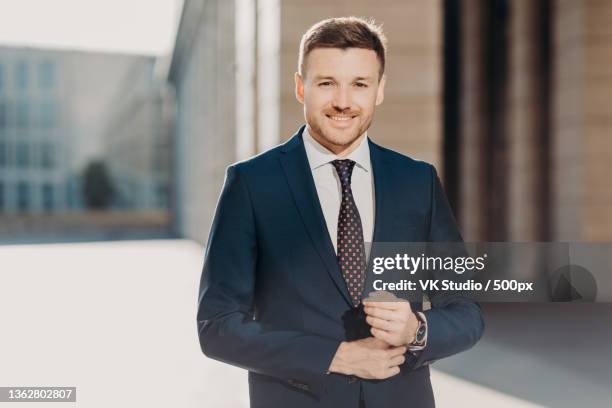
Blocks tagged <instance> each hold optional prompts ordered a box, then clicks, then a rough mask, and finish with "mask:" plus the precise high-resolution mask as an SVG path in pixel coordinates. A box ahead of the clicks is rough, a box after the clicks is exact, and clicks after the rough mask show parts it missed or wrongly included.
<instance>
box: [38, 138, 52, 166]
mask: <svg viewBox="0 0 612 408" xmlns="http://www.w3.org/2000/svg"><path fill="white" fill-rule="evenodd" d="M40 165H41V166H42V167H43V168H45V169H51V168H53V166H55V150H54V148H53V145H52V144H51V143H43V145H42V146H41V150H40Z"/></svg>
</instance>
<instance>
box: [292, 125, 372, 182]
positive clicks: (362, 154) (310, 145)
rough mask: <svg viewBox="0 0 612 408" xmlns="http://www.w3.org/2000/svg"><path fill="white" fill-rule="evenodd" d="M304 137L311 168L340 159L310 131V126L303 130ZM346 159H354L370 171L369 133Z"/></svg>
mask: <svg viewBox="0 0 612 408" xmlns="http://www.w3.org/2000/svg"><path fill="white" fill-rule="evenodd" d="M302 137H303V139H304V147H305V148H306V156H308V163H309V164H310V169H311V170H314V169H316V168H318V167H321V166H323V165H325V164H327V163H331V162H332V161H334V160H336V159H338V158H339V157H338V156H337V155H336V154H334V153H332V152H331V151H329V150H328V149H327V148H326V147H325V146H323V145H321V144H320V143H319V142H317V141H316V140H315V139H314V138H313V137H312V136H311V135H310V133H309V132H308V126H306V127H305V128H304V131H303V132H302ZM345 159H351V160H353V161H354V162H355V163H356V164H357V165H358V166H359V167H361V168H362V169H364V170H365V171H367V172H369V171H370V168H371V166H370V144H369V143H368V133H367V132H366V133H365V137H364V138H363V139H361V143H360V144H359V146H357V148H356V149H355V150H353V151H352V152H351V153H350V154H349V155H348V156H347V157H345Z"/></svg>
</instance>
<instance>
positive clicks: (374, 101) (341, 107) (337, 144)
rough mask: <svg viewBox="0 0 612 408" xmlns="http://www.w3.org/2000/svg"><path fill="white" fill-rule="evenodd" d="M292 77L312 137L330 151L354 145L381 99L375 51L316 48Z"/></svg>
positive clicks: (381, 83) (369, 121)
mask: <svg viewBox="0 0 612 408" xmlns="http://www.w3.org/2000/svg"><path fill="white" fill-rule="evenodd" d="M304 65H305V67H304V72H302V74H303V76H301V75H300V74H299V73H296V74H295V85H296V90H295V92H296V97H297V99H298V101H300V102H301V103H302V104H303V105H304V116H305V118H306V122H307V123H308V125H309V127H310V129H311V134H312V136H313V137H314V138H315V139H317V140H318V141H319V142H321V143H322V144H323V145H324V146H326V147H328V148H330V150H333V151H339V150H343V149H344V148H347V147H349V146H350V145H351V144H352V143H354V142H355V141H356V140H357V139H358V138H359V136H361V135H362V134H363V133H364V132H365V131H366V130H367V129H368V128H369V127H370V124H371V123H372V117H373V115H374V109H375V106H376V105H379V104H380V103H382V101H383V98H384V85H385V78H384V76H383V78H382V79H381V81H380V82H379V81H378V74H379V68H380V64H379V62H378V58H377V57H376V52H375V51H373V50H366V49H362V48H347V49H345V50H343V49H340V48H315V49H314V50H312V51H311V52H310V53H309V54H308V56H307V57H306V61H305V64H304Z"/></svg>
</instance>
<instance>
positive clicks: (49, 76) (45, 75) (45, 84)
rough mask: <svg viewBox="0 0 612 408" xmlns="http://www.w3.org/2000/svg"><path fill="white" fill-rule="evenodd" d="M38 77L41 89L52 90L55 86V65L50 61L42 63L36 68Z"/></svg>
mask: <svg viewBox="0 0 612 408" xmlns="http://www.w3.org/2000/svg"><path fill="white" fill-rule="evenodd" d="M38 77H39V78H38V79H39V83H40V87H41V88H43V89H51V88H53V86H54V85H55V65H53V63H52V62H51V61H43V62H42V63H41V64H40V65H39V66H38Z"/></svg>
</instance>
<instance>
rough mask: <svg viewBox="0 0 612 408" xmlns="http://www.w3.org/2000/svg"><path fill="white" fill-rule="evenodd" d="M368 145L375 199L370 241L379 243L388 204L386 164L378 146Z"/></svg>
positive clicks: (387, 212)
mask: <svg viewBox="0 0 612 408" xmlns="http://www.w3.org/2000/svg"><path fill="white" fill-rule="evenodd" d="M368 142H369V143H370V161H371V163H372V172H373V173H374V199H375V215H374V234H373V238H372V241H373V242H381V241H383V240H384V236H385V235H384V228H385V225H386V224H385V221H386V218H385V215H386V214H389V213H390V212H389V211H388V208H387V207H386V206H387V205H388V204H389V203H388V201H387V200H385V198H386V197H388V195H387V177H386V171H387V168H386V163H385V161H384V157H383V155H382V153H383V152H382V150H381V148H380V146H378V145H377V144H375V143H373V142H372V141H370V140H369V139H368Z"/></svg>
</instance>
